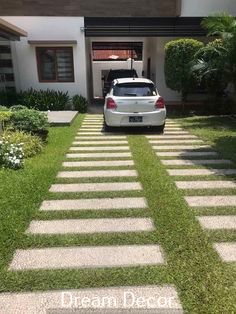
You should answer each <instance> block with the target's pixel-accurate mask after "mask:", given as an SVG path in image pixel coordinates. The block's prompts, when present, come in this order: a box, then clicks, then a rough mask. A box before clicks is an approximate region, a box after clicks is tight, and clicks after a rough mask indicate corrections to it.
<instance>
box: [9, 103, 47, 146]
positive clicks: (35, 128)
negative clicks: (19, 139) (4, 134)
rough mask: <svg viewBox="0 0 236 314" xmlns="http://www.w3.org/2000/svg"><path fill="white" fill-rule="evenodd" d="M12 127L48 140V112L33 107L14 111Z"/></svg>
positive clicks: (11, 120)
mask: <svg viewBox="0 0 236 314" xmlns="http://www.w3.org/2000/svg"><path fill="white" fill-rule="evenodd" d="M10 122H11V128H12V129H13V130H14V131H16V130H17V131H24V132H29V133H31V134H33V135H38V136H39V137H41V138H42V139H43V140H46V138H47V134H48V127H49V123H48V118H47V114H46V113H44V112H40V111H37V110H33V109H24V110H19V111H12V115H11V119H10Z"/></svg>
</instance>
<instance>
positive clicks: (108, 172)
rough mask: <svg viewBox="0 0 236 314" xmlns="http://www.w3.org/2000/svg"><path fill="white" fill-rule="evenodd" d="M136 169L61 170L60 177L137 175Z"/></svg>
mask: <svg viewBox="0 0 236 314" xmlns="http://www.w3.org/2000/svg"><path fill="white" fill-rule="evenodd" d="M137 176H138V174H137V171H136V170H89V171H87V170H84V171H61V172H59V173H58V175H57V177H58V178H112V177H137Z"/></svg>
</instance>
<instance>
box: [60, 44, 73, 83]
mask: <svg viewBox="0 0 236 314" xmlns="http://www.w3.org/2000/svg"><path fill="white" fill-rule="evenodd" d="M73 76H74V73H73V59H72V49H57V78H58V81H59V82H71V81H73Z"/></svg>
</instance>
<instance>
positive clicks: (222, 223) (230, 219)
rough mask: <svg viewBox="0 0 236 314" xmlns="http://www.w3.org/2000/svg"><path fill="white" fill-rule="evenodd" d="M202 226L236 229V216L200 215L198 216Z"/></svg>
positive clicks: (215, 228) (216, 228)
mask: <svg viewBox="0 0 236 314" xmlns="http://www.w3.org/2000/svg"><path fill="white" fill-rule="evenodd" d="M197 219H198V221H199V222H200V224H201V226H202V228H204V229H208V230H222V229H224V230H233V229H236V216H233V215H228V216H199V217H197Z"/></svg>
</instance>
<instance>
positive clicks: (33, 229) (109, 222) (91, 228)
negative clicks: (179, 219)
mask: <svg viewBox="0 0 236 314" xmlns="http://www.w3.org/2000/svg"><path fill="white" fill-rule="evenodd" d="M153 230H155V226H154V224H153V221H152V220H151V219H150V218H104V219H67V220H65V219H62V220H40V221H37V220H33V221H32V222H31V223H30V226H29V228H28V229H27V231H26V233H29V234H70V233H71V234H87V233H89V234H93V233H104V232H105V233H107V232H109V233H115V232H143V231H146V232H147V231H153Z"/></svg>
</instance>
